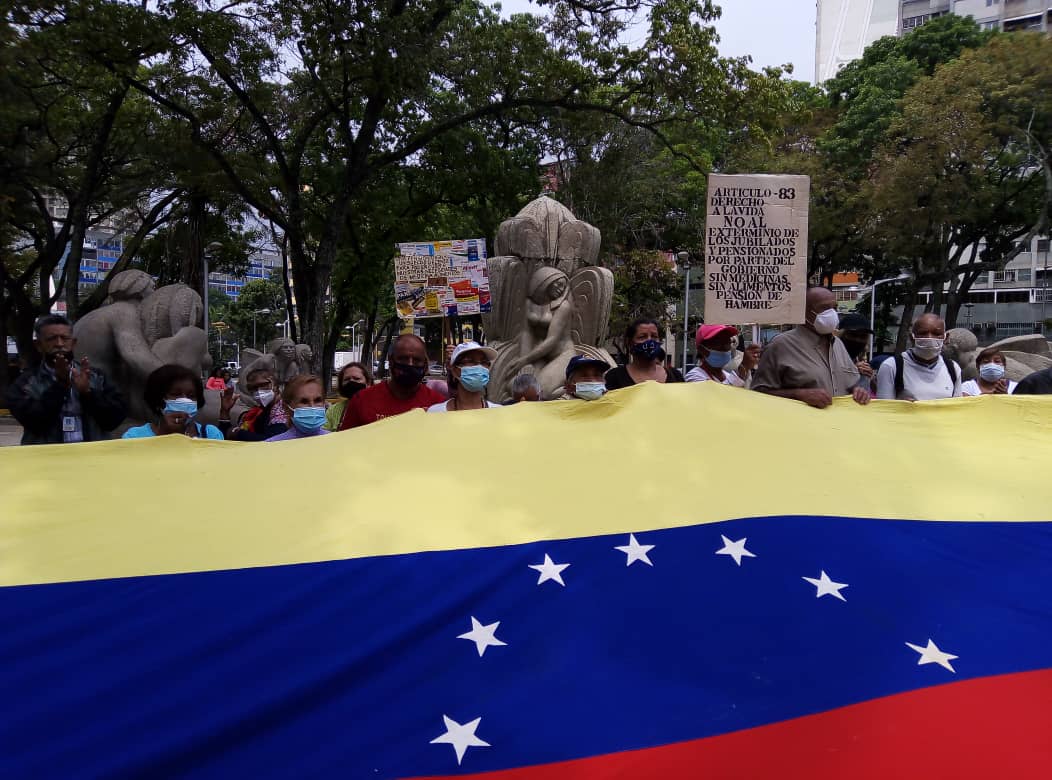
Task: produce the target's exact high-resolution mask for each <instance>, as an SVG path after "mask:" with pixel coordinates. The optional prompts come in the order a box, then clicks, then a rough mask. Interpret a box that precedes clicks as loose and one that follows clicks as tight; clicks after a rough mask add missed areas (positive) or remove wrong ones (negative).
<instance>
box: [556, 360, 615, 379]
mask: <svg viewBox="0 0 1052 780" xmlns="http://www.w3.org/2000/svg"><path fill="white" fill-rule="evenodd" d="M585 366H600V367H601V368H602V369H603V370H604V371H609V370H610V364H609V363H607V362H606V361H605V360H600V359H599V358H597V357H591V356H589V355H574V356H573V357H572V358H570V362H569V363H567V364H566V378H567V379H569V378H570V377H571V376H572V375H573V372H574V371H576V370H577V369H579V368H584V367H585Z"/></svg>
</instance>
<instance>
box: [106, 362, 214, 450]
mask: <svg viewBox="0 0 1052 780" xmlns="http://www.w3.org/2000/svg"><path fill="white" fill-rule="evenodd" d="M143 400H144V401H145V402H146V407H147V408H148V409H149V410H150V411H151V412H152V413H153V414H154V415H156V417H157V421H156V422H148V423H146V424H145V425H139V426H137V427H135V428H129V429H128V430H126V431H125V432H124V436H123V437H122V438H124V439H145V438H150V437H153V436H170V435H172V434H182V435H184V436H189V437H191V438H194V439H198V438H204V439H222V438H223V434H222V432H221V431H220V430H219V429H218V428H216V427H215V426H214V425H201V423H199V422H197V421H196V420H195V418H196V417H197V413H198V411H199V410H200V409H201V408H202V407H203V406H204V405H205V388H204V385H203V384H202V383H201V377H200V376H198V375H197V373H196V372H194V371H191V370H190V369H189V368H186V366H180V365H176V364H174V363H173V364H169V365H166V366H161V367H160V368H158V369H156V370H155V371H153V372H152V373H151V374H150V375H149V376H148V377H147V378H146V387H145V388H144V389H143ZM221 403H222V408H223V410H224V411H225V413H226V415H227V416H228V419H229V414H230V407H231V406H233V404H234V394H233V392H229V391H228V392H227V393H226V394H225V395H224V397H223V399H222V401H221ZM221 416H222V415H221Z"/></svg>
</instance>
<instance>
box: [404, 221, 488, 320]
mask: <svg viewBox="0 0 1052 780" xmlns="http://www.w3.org/2000/svg"><path fill="white" fill-rule="evenodd" d="M396 247H397V250H398V256H397V257H395V260H394V264H395V285H394V293H395V310H396V311H397V312H398V316H399V317H401V318H402V319H403V320H408V319H411V318H414V317H455V316H460V315H465V314H481V313H485V312H488V311H489V310H490V291H489V267H488V266H487V265H486V240H485V239H484V238H471V239H461V240H458V241H431V242H414V243H406V244H397V245H396Z"/></svg>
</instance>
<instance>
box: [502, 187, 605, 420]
mask: <svg viewBox="0 0 1052 780" xmlns="http://www.w3.org/2000/svg"><path fill="white" fill-rule="evenodd" d="M599 240H600V236H599V231H598V230H597V229H596V228H595V227H593V226H592V225H589V224H588V223H587V222H582V221H581V220H578V219H576V218H575V217H574V215H573V214H572V213H571V212H570V210H569V209H567V208H566V207H565V206H563V205H562V204H561V203H559V202H558V201H555V200H552V199H551V198H547V197H541V198H537V199H536V200H534V201H533V202H531V203H529V204H528V205H527V206H526V207H525V208H523V209H522V211H520V212H519V213H518V214H517V215H516V216H515V217H513V218H511V219H509V220H505V221H504V222H503V223H502V224H501V226H500V230H499V231H498V232H497V242H496V255H497V256H496V257H492V258H490V259H489V261H488V267H489V281H490V293H491V295H492V300H493V307H492V311H491V312H490V313H489V314H484V315H483V322H484V324H485V328H486V335H487V339H488V342H489V345H490V346H491V347H493V348H494V349H496V350H497V359H496V361H494V364H493V368H492V370H491V380H490V388H491V392H492V393H493V396H494V398H495V399H496V400H498V401H507V400H510V398H511V382H512V380H513V379H514V378H515V376H516V375H518V374H519V373H532V374H534V375H535V376H536V377H537V379H538V381H539V382H540V383H541V387H542V389H543V391H544V396H545V398H557V397H559V396H561V395H562V393H563V385H564V383H565V371H566V364H567V363H568V362H569V360H570V358H571V357H573V356H574V355H575V354H582V353H588V354H593V355H596V356H599V357H602V358H603V359H604V360H606V361H608V362H609V363H610V364H611V365H613V363H614V361H613V359H612V358H611V357H610V355H609V354H608V353H607V352H606V351H605V350H604V349H603V348H602V345H603V343H604V342H605V341H606V332H607V327H608V324H609V319H610V305H611V303H612V302H613V293H614V277H613V274H612V273H611V272H610V271H609V270H608V269H606V268H602V267H599V266H595V265H592V263H594V262H595V260H596V258H597V257H598V255H599Z"/></svg>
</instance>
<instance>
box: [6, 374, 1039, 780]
mask: <svg viewBox="0 0 1052 780" xmlns="http://www.w3.org/2000/svg"><path fill="white" fill-rule="evenodd" d="M1049 464H1052V400H1045V399H1040V398H1013V397H1004V398H992V397H987V398H974V399H964V400H959V401H950V402H937V403H930V404H908V403H903V402H887V403H874V404H872V405H871V406H869V407H868V408H861V407H858V406H856V405H855V404H853V403H851V402H850V401H846V402H838V403H836V404H835V405H834V406H833V407H831V408H829V409H826V410H821V411H819V410H814V409H811V408H809V407H806V406H804V405H803V404H798V403H792V402H788V401H783V400H780V399H776V398H772V397H769V396H764V395H760V394H758V393H749V392H745V391H741V390H736V389H734V388H726V387H722V386H719V385H717V384H716V383H714V382H708V383H705V384H703V385H681V386H668V387H665V386H656V385H645V386H641V387H634V388H630V389H627V390H624V391H619V392H616V393H613V394H611V395H609V396H607V397H606V398H604V399H603V400H601V401H596V402H592V403H584V402H553V403H546V404H520V405H518V406H516V407H512V408H506V409H494V410H489V411H485V412H471V413H453V414H442V415H425V414H423V413H412V414H408V415H405V416H402V417H398V418H395V419H391V420H386V421H383V422H380V423H377V424H374V425H370V426H367V427H365V428H360V429H356V430H353V431H348V432H346V433H340V434H334V435H330V436H325V437H322V438H319V439H313V440H298V441H290V442H284V443H277V444H234V443H226V442H211V441H191V440H189V439H185V438H183V437H178V436H167V437H163V438H157V439H147V440H136V441H119V442H106V443H97V444H79V445H66V446H55V447H27V448H21V449H16V448H9V449H6V450H4V451H0V484H2V485H3V491H2V497H0V777H3V778H5V779H7V778H89V777H143V778H167V777H216V778H263V777H281V778H286V777H296V778H300V777H341V778H395V777H423V776H431V777H434V776H451V775H462V774H476V773H478V774H479V776H482V777H499V778H600V777H602V778H605V777H626V778H634V777H642V778H650V777H653V778H676V777H682V778H696V777H706V778H708V777H713V778H727V777H740V778H797V777H799V778H808V779H809V780H812V779H814V778H852V779H853V778H907V777H910V778H912V777H917V778H925V779H926V780H930V779H931V778H972V777H974V778H1048V777H1052V486H1050V481H1049V476H1048V474H1049Z"/></svg>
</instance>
